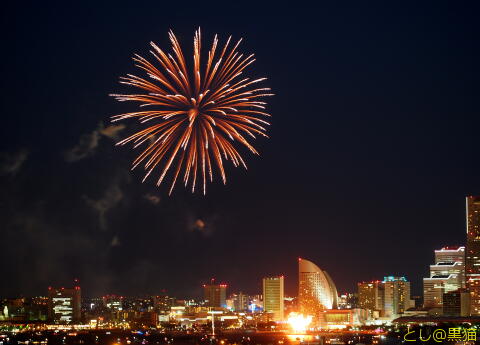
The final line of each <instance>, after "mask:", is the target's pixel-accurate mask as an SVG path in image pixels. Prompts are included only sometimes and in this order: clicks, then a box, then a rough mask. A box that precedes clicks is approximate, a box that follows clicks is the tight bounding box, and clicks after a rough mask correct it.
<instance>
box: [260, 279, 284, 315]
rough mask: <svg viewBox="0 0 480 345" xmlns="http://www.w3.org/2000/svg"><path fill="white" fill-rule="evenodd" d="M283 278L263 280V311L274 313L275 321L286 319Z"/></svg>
mask: <svg viewBox="0 0 480 345" xmlns="http://www.w3.org/2000/svg"><path fill="white" fill-rule="evenodd" d="M283 283H284V281H283V276H278V277H266V278H263V311H264V312H267V313H273V319H274V320H275V321H282V320H283V319H284V315H283V313H284V285H283Z"/></svg>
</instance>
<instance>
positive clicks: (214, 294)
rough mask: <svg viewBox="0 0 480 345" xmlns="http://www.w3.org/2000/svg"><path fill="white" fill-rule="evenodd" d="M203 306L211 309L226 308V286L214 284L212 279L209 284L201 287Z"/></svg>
mask: <svg viewBox="0 0 480 345" xmlns="http://www.w3.org/2000/svg"><path fill="white" fill-rule="evenodd" d="M203 293H204V298H205V306H207V307H213V308H226V307H227V301H226V299H227V285H226V284H215V283H214V281H213V279H212V281H211V283H210V284H205V285H203Z"/></svg>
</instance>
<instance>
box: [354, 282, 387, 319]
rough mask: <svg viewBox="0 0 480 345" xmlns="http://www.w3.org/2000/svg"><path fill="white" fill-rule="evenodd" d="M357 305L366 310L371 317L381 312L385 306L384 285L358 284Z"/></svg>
mask: <svg viewBox="0 0 480 345" xmlns="http://www.w3.org/2000/svg"><path fill="white" fill-rule="evenodd" d="M358 305H359V307H360V308H362V309H367V310H368V311H369V313H370V315H371V316H373V313H374V312H378V313H377V314H379V316H380V313H381V312H383V310H384V305H385V284H384V283H383V282H382V281H379V280H377V281H372V282H362V283H358Z"/></svg>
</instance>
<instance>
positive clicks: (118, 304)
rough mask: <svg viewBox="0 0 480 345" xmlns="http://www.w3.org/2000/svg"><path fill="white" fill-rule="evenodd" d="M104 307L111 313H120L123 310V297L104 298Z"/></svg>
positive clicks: (111, 296)
mask: <svg viewBox="0 0 480 345" xmlns="http://www.w3.org/2000/svg"><path fill="white" fill-rule="evenodd" d="M102 299H103V305H104V306H105V307H106V308H108V309H110V310H111V311H120V310H122V309H123V297H121V296H116V295H107V296H103V298H102Z"/></svg>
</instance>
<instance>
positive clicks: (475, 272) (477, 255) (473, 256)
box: [465, 196, 480, 315]
mask: <svg viewBox="0 0 480 345" xmlns="http://www.w3.org/2000/svg"><path fill="white" fill-rule="evenodd" d="M466 208H467V209H466V211H467V212H466V218H467V219H466V223H467V252H466V258H465V275H466V283H467V284H466V285H467V288H468V290H469V291H470V301H471V302H470V303H471V305H470V313H471V314H472V315H480V196H467V200H466Z"/></svg>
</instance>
